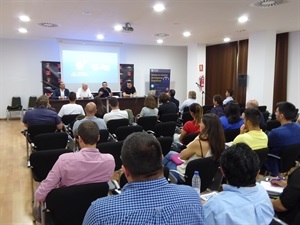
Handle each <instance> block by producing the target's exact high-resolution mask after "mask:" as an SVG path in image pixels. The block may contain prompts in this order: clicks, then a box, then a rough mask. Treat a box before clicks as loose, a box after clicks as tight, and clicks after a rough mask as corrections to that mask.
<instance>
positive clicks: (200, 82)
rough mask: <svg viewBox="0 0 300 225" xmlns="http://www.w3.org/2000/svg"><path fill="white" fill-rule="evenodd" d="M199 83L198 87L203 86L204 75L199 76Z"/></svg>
mask: <svg viewBox="0 0 300 225" xmlns="http://www.w3.org/2000/svg"><path fill="white" fill-rule="evenodd" d="M199 84H200V87H204V75H202V76H200V77H199Z"/></svg>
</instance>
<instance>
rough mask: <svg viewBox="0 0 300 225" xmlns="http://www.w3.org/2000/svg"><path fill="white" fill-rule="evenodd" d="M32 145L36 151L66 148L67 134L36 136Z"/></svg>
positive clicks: (57, 133)
mask: <svg viewBox="0 0 300 225" xmlns="http://www.w3.org/2000/svg"><path fill="white" fill-rule="evenodd" d="M32 144H34V146H33V149H34V150H36V151H41V150H51V149H62V148H66V146H67V144H68V134H67V133H65V132H56V133H45V134H38V135H36V136H35V137H34V139H33V143H32Z"/></svg>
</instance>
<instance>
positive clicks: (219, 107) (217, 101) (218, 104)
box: [210, 95, 225, 117]
mask: <svg viewBox="0 0 300 225" xmlns="http://www.w3.org/2000/svg"><path fill="white" fill-rule="evenodd" d="M213 104H214V107H213V108H212V109H211V110H210V112H211V113H214V114H216V115H218V117H221V116H225V113H224V108H223V99H222V96H221V95H214V97H213Z"/></svg>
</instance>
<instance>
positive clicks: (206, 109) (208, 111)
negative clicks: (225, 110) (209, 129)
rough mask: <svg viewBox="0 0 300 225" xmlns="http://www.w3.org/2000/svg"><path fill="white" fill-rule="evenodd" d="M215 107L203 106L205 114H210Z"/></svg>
mask: <svg viewBox="0 0 300 225" xmlns="http://www.w3.org/2000/svg"><path fill="white" fill-rule="evenodd" d="M213 107H214V106H213V105H204V106H203V114H205V113H210V110H211V109H212V108H213Z"/></svg>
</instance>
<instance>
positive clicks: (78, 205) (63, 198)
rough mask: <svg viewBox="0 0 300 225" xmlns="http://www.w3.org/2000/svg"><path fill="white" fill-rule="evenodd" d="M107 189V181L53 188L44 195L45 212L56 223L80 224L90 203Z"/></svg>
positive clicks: (102, 195) (62, 224) (58, 224)
mask: <svg viewBox="0 0 300 225" xmlns="http://www.w3.org/2000/svg"><path fill="white" fill-rule="evenodd" d="M108 191H109V186H108V183H107V182H103V183H93V184H82V185H76V186H69V187H61V188H55V189H53V190H52V191H50V192H49V194H48V195H47V197H46V207H47V211H49V212H47V214H49V215H50V219H51V221H53V222H54V224H56V225H81V224H82V222H83V219H84V216H85V213H86V211H87V210H88V208H89V207H90V205H91V203H92V202H93V201H95V200H96V199H98V198H102V197H105V196H107V195H108ZM44 211H45V210H44ZM46 218H49V217H47V216H46ZM45 223H47V220H46V221H45Z"/></svg>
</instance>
